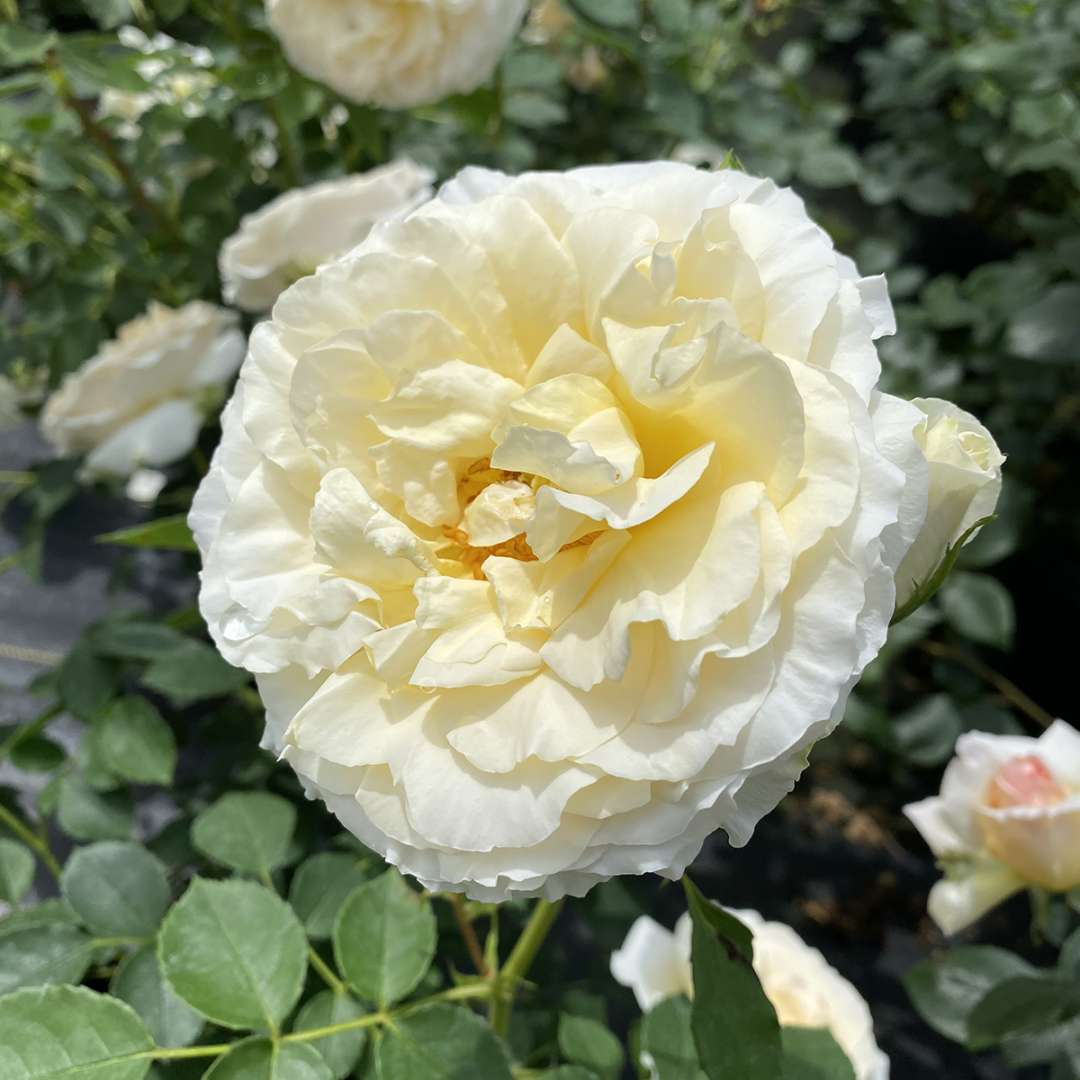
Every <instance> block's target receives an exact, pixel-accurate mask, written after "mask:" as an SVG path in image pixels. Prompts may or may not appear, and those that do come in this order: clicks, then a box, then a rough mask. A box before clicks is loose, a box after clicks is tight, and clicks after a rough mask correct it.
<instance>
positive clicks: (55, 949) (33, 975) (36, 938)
mask: <svg viewBox="0 0 1080 1080" xmlns="http://www.w3.org/2000/svg"><path fill="white" fill-rule="evenodd" d="M91 953H92V949H91V947H90V939H89V938H88V937H87V936H86V935H85V934H84V933H83V932H82V931H81V930H79V929H77V928H76V927H74V926H70V925H67V924H65V923H51V924H44V925H41V926H23V927H16V928H15V929H14V930H10V931H8V932H7V933H5V934H3V935H2V936H0V994H10V993H11V992H12V991H13V990H21V989H22V988H23V987H25V986H45V985H47V984H50V983H77V982H79V981H80V980H81V979H82V977H83V976H84V975H85V974H86V970H87V968H89V966H90V959H91ZM2 1075H3V1073H0V1076H2Z"/></svg>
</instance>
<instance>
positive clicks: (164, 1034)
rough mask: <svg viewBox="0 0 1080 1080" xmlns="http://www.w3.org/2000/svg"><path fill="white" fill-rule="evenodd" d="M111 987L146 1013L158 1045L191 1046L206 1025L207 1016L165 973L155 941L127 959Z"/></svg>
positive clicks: (144, 1014) (116, 994) (142, 1012)
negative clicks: (185, 999)
mask: <svg viewBox="0 0 1080 1080" xmlns="http://www.w3.org/2000/svg"><path fill="white" fill-rule="evenodd" d="M109 991H110V992H111V993H112V994H114V995H115V996H116V997H118V998H120V1000H121V1001H126V1002H127V1003H128V1004H129V1005H130V1006H131V1007H132V1008H133V1009H134V1010H135V1011H136V1012H137V1013H138V1014H139V1016H141V1017H142V1019H143V1022H144V1023H145V1024H146V1026H147V1028H148V1029H149V1031H150V1034H151V1035H152V1036H153V1037H154V1042H155V1043H156V1044H157V1045H158V1046H170V1047H175V1046H190V1045H191V1044H192V1043H193V1042H194V1041H195V1040H196V1039H197V1038H198V1037H199V1034H200V1033H201V1031H202V1029H203V1018H202V1017H201V1016H200V1015H199V1014H198V1013H197V1012H196V1011H195V1010H194V1009H193V1008H192V1007H191V1006H190V1005H189V1004H188V1003H187V1002H186V1001H184V1000H183V999H182V998H180V997H177V995H176V994H175V993H174V992H173V989H172V987H171V986H170V985H169V984H168V983H167V982H166V981H165V979H164V978H163V977H162V974H161V966H160V965H159V964H158V958H157V949H156V948H155V946H154V945H144V946H143V947H142V948H141V949H139V950H137V951H136V952H134V953H132V954H131V956H129V957H128V958H127V960H125V961H124V963H123V965H122V966H121V968H120V970H119V971H117V973H116V974H115V975H114V976H113V979H112V982H111V984H110V985H109Z"/></svg>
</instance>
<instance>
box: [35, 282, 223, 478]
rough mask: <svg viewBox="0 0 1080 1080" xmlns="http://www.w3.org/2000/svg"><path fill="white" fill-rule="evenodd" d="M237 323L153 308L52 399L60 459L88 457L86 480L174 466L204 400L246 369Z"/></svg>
mask: <svg viewBox="0 0 1080 1080" xmlns="http://www.w3.org/2000/svg"><path fill="white" fill-rule="evenodd" d="M237 321H238V320H237V316H236V314H235V312H231V311H226V310H225V309H224V308H219V307H215V306H214V305H213V304H205V303H203V302H201V301H193V302H192V303H190V304H185V305H184V306H183V307H181V308H176V309H173V308H169V307H165V306H164V305H163V304H151V305H150V308H149V310H148V311H147V313H146V314H145V315H141V316H139V317H138V318H137V319H132V320H131V321H130V322H128V323H125V324H124V325H123V326H122V327H120V331H119V333H118V334H117V336H116V338H115V339H114V340H112V341H110V342H108V343H107V344H105V345H104V346H103V347H102V349H101V351H100V352H99V353H98V354H97V355H96V356H95V357H93V358H92V359H90V360H88V361H87V362H86V363H85V364H83V365H82V367H81V368H79V370H78V371H76V372H74V373H73V374H71V375H69V376H68V377H67V378H66V379H65V380H64V382H63V383H62V384H61V386H60V388H59V389H58V390H57V391H56V392H55V393H54V394H53V395H52V396H51V397H50V398H49V400H48V401H47V402H46V403H45V408H44V409H43V410H42V413H41V430H42V432H43V434H44V435H45V437H46V439H48V440H49V442H50V443H51V444H52V445H53V446H54V447H55V449H56V450H57V451H58V452H59V453H61V454H86V455H87V457H86V462H85V466H84V468H85V472H86V474H87V475H89V476H91V477H106V476H115V477H130V476H131V475H132V474H133V473H135V472H136V470H138V469H140V468H141V467H147V468H151V469H153V468H160V467H162V466H165V465H169V464H171V463H172V462H174V461H178V460H179V459H180V458H182V457H183V456H184V455H185V454H186V453H188V451H189V450H191V448H192V447H193V446H194V445H195V441H196V439H197V437H198V434H199V428H200V427H201V426H202V420H203V412H204V410H205V408H206V405H207V404H208V403H209V402H208V401H207V398H208V396H209V397H210V398H212V397H213V396H214V395H215V393H220V389H219V388H220V387H221V386H222V385H223V384H224V383H226V382H228V380H229V379H230V378H231V376H232V375H233V373H234V372H235V371H236V369H237V368H238V367H239V366H240V361H241V360H242V359H243V355H244V335H243V333H242V332H241V330H240V329H239V327H238V325H237ZM137 490H138V491H141V492H143V493H145V492H146V491H147V490H148V489H147V486H146V484H145V483H144V484H143V485H142V486H141V487H138V486H137ZM155 495H156V493H155Z"/></svg>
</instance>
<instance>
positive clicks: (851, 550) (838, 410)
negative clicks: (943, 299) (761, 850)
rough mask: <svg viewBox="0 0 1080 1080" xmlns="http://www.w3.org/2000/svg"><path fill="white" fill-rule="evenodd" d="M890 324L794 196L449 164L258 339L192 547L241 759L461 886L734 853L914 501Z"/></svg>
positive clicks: (828, 726) (818, 702)
mask: <svg viewBox="0 0 1080 1080" xmlns="http://www.w3.org/2000/svg"><path fill="white" fill-rule="evenodd" d="M892 330H893V322H892V311H891V308H890V305H889V301H888V297H887V295H886V293H885V287H884V282H883V280H882V279H881V278H865V277H861V276H860V275H859V274H858V272H857V271H856V269H855V266H854V264H853V263H852V262H851V261H850V260H849V259H846V258H844V257H843V256H842V255H838V254H837V252H836V251H835V250H834V248H833V246H832V243H831V241H830V240H829V238H828V236H827V235H826V234H825V233H824V232H823V231H822V230H821V229H820V228H819V227H818V226H817V225H815V224H814V223H813V222H812V221H811V220H810V219H809V217H808V216H807V214H806V210H805V208H804V207H803V204H802V202H801V201H800V200H799V199H798V198H797V197H796V196H795V195H794V194H793V193H792V192H791V191H788V190H785V189H782V188H777V187H776V186H775V185H774V184H772V183H771V182H770V181H767V180H759V179H756V178H754V177H751V176H748V175H746V174H744V173H741V172H733V171H724V172H703V171H699V170H695V169H692V168H690V167H688V166H685V165H678V164H674V163H672V162H652V163H644V164H637V165H618V166H602V167H595V168H584V169H575V170H572V171H570V172H568V173H531V174H525V175H524V176H520V177H517V178H511V177H507V176H504V175H502V174H501V173H494V172H489V171H485V170H477V169H469V170H466V171H465V172H464V173H462V174H460V175H459V176H458V177H457V178H456V179H455V180H453V181H451V182H450V183H449V184H447V185H445V186H444V187H443V189H442V191H441V193H440V196H439V197H437V198H436V199H433V200H431V201H429V202H427V203H425V204H424V205H423V206H422V207H420V208H419V209H417V210H415V211H414V212H413V213H412V214H410V215H409V216H408V217H406V218H404V219H399V220H395V221H390V222H384V223H382V224H379V225H377V226H376V227H375V228H374V229H372V231H371V233H370V234H369V235H368V237H367V239H366V240H364V241H363V243H361V244H360V245H359V246H358V247H357V248H355V249H354V250H353V251H352V252H350V253H349V254H348V255H347V256H346V257H344V258H342V259H340V260H338V261H336V262H333V263H328V264H326V265H324V266H322V267H320V269H319V270H318V272H317V273H315V274H314V275H313V276H311V277H306V278H303V279H302V280H300V281H298V282H297V283H296V284H295V285H293V286H292V287H291V288H290V289H288V290H287V291H286V292H285V293H283V294H282V296H281V297H280V298H279V299H278V301H277V303H276V304H275V306H274V310H273V316H272V318H271V319H270V320H268V321H267V322H264V323H262V324H261V325H260V326H259V327H257V328H256V330H255V332H254V333H253V335H252V338H251V343H250V349H249V354H248V358H247V360H246V362H245V365H244V369H243V372H242V375H241V378H240V383H239V387H238V389H237V392H236V394H235V396H234V398H233V400H232V402H231V403H230V405H229V407H228V409H227V412H226V414H225V417H224V422H223V436H222V442H221V445H220V447H219V448H218V451H217V454H216V455H215V458H214V462H213V465H212V468H211V470H210V473H209V475H208V476H207V478H206V480H205V481H204V483H203V485H202V487H201V488H200V490H199V493H198V495H197V497H196V500H195V503H194V505H193V508H192V514H191V524H192V527H193V530H194V532H195V535H196V538H197V540H198V543H199V545H200V548H201V551H202V556H203V575H202V592H201V598H200V603H201V608H202V612H203V614H204V616H205V618H206V621H207V624H208V626H209V628H210V632H211V634H212V635H213V637H214V640H215V641H216V643H217V645H218V648H219V649H220V650H221V652H222V654H223V655H224V656H225V657H226V658H227V659H228V660H229V661H231V662H232V663H235V664H238V665H242V666H244V667H246V668H247V669H248V670H250V671H252V672H255V673H256V674H257V675H258V680H259V686H260V691H261V693H262V695H263V699H264V701H265V703H266V705H267V708H268V716H269V723H268V731H267V741H268V743H269V744H270V745H272V746H273V747H274V748H275V750H277V751H278V752H282V753H284V755H285V756H286V757H287V758H288V760H289V761H290V762H291V763H292V764H293V766H294V767H295V768H296V769H297V771H298V772H299V773H300V774H301V776H303V777H304V778H305V779H306V781H307V783H308V785H309V788H310V790H311V791H312V792H315V793H318V794H319V795H320V796H321V797H323V798H324V799H325V800H326V802H327V804H328V805H329V806H330V808H331V809H332V810H333V811H334V813H335V814H337V815H338V816H339V817H340V819H341V820H342V822H343V823H344V824H345V825H346V826H347V827H348V828H349V829H351V830H352V831H353V832H355V833H356V835H358V836H359V837H360V838H361V839H362V840H363V841H364V843H366V844H367V845H369V846H370V847H373V848H375V849H377V850H378V851H379V852H380V853H381V854H383V855H384V856H385V857H386V858H387V859H389V861H390V862H392V863H394V864H396V865H398V866H399V867H400V868H401V869H402V870H404V871H406V872H408V873H411V874H413V875H415V876H416V877H418V878H420V879H421V880H422V881H424V882H425V883H427V884H429V885H430V887H431V888H433V889H446V888H450V889H458V890H465V891H467V892H468V893H469V894H470V895H472V896H474V897H476V898H480V899H502V898H505V897H507V896H511V895H529V894H543V895H546V896H549V897H554V896H560V895H562V894H564V893H572V894H575V895H580V894H581V893H583V892H585V891H586V890H587V889H588V888H590V886H591V885H593V884H594V883H596V882H597V881H601V880H604V879H605V878H608V877H611V876H613V875H616V874H627V873H644V872H656V873H661V874H664V875H665V876H670V877H673V878H677V877H678V876H679V875H680V874H681V873H682V871H683V868H684V867H685V866H686V865H687V864H688V863H689V862H690V861H691V860H692V859H693V858H694V856H695V855H696V854H697V852H698V851H699V850H700V848H701V845H702V842H703V840H704V838H705V837H706V836H707V835H708V834H709V833H710V832H712V831H713V830H715V829H717V828H723V829H724V830H725V831H726V832H727V833H728V835H729V837H730V838H731V840H732V842H733V843H734V844H736V845H740V844H744V843H745V842H746V841H747V840H748V838H749V837H750V835H751V833H752V832H753V829H754V827H755V825H756V824H757V822H758V820H759V819H760V818H761V817H762V816H763V815H764V814H765V813H767V812H768V811H769V810H771V809H772V808H773V807H774V806H775V805H776V803H777V802H778V801H779V800H780V798H782V797H783V795H784V794H786V793H787V792H788V791H789V790H790V789H791V787H792V786H793V785H794V783H795V780H796V778H797V777H798V775H799V773H800V772H801V771H802V769H803V768H804V767H805V765H806V757H807V754H808V752H809V750H810V747H811V746H812V745H813V744H814V743H815V742H816V741H817V740H818V739H820V738H821V737H823V736H824V735H826V734H827V733H828V732H829V731H831V730H832V729H833V727H835V725H836V724H837V722H838V721H839V719H840V717H841V716H842V715H843V711H844V705H845V702H846V699H847V697H848V694H849V692H850V690H851V687H852V686H853V685H854V683H855V682H856V680H857V679H858V677H859V675H860V674H861V672H862V670H863V668H864V667H865V666H866V664H867V663H869V661H870V660H871V659H872V658H873V657H874V656H875V655H876V654H877V652H878V650H879V649H880V648H881V645H882V643H883V642H884V640H885V634H886V629H887V626H888V623H889V619H890V617H891V616H892V613H893V608H894V589H893V576H894V573H895V569H896V566H897V565H898V564H899V561H900V559H901V558H902V557H903V555H904V553H905V552H906V550H907V548H908V546H909V545H910V544H911V542H912V540H913V539H914V538H915V536H916V535H917V533H918V531H919V527H920V525H921V523H922V519H923V515H924V514H925V510H926V502H927V489H926V461H925V458H924V457H923V454H922V451H921V450H920V449H919V447H918V445H917V444H916V442H915V439H914V435H913V432H914V429H915V427H916V425H917V424H918V423H919V420H920V419H921V417H922V413H920V411H919V410H918V409H916V408H915V407H914V406H912V405H910V404H909V403H907V402H904V401H901V400H899V399H897V398H894V397H890V396H888V395H885V394H881V393H879V392H878V391H877V389H876V384H877V380H878V375H879V366H878V359H877V352H876V349H875V346H874V341H875V339H876V338H877V337H879V336H881V335H882V334H885V333H891V332H892Z"/></svg>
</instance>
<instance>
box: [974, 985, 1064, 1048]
mask: <svg viewBox="0 0 1080 1080" xmlns="http://www.w3.org/2000/svg"><path fill="white" fill-rule="evenodd" d="M1078 998H1080V993H1078V990H1077V987H1076V986H1075V984H1073V983H1071V982H1070V981H1068V980H1066V979H1061V978H1057V977H1055V976H1046V975H1038V974H1032V975H1015V976H1013V977H1012V978H1009V979H1006V980H1004V982H1000V983H998V984H997V985H996V986H993V987H991V988H990V989H989V990H988V991H987V992H986V993H985V994H984V995H983V996H982V997H981V998H980V999H979V1001H978V1002H977V1003H976V1005H975V1007H974V1008H973V1009H972V1010H971V1012H970V1014H969V1015H968V1018H967V1046H968V1049H969V1050H987V1049H989V1048H990V1047H992V1046H997V1045H998V1044H999V1043H1000V1042H1001V1040H1002V1039H1003V1038H1005V1036H1007V1035H1013V1034H1017V1033H1021V1032H1025V1031H1031V1030H1033V1029H1038V1028H1046V1027H1049V1026H1050V1025H1051V1024H1053V1023H1055V1022H1056V1021H1057V1020H1060V1019H1061V1018H1062V1014H1063V1013H1064V1012H1065V1010H1066V1009H1067V1008H1068V1007H1069V1006H1070V1005H1072V1006H1074V1007H1075V1006H1076V1005H1078V1004H1080V1000H1078Z"/></svg>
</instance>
